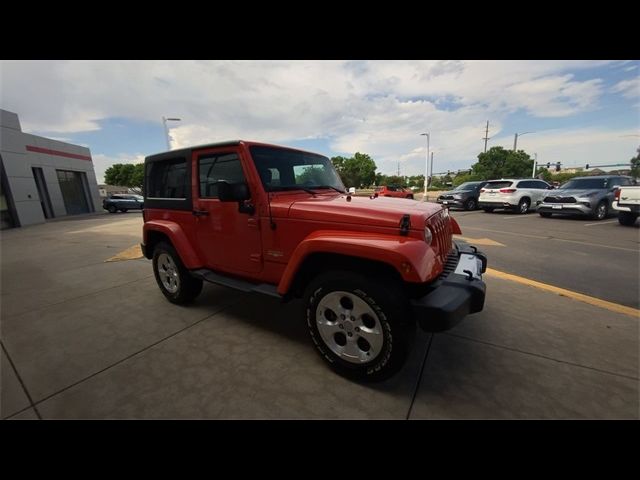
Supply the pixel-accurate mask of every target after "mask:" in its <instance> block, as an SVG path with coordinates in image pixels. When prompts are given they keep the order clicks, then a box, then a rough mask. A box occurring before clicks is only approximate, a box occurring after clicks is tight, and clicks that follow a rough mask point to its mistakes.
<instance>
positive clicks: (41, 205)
mask: <svg viewBox="0 0 640 480" xmlns="http://www.w3.org/2000/svg"><path fill="white" fill-rule="evenodd" d="M0 176H1V177H2V178H1V180H2V183H1V189H0V215H1V228H3V229H4V228H11V227H19V226H25V225H32V224H36V223H43V222H44V221H45V220H46V219H48V218H54V217H62V216H65V215H77V214H81V213H90V212H95V211H101V210H102V203H101V200H100V194H99V193H98V183H97V181H96V174H95V171H94V168H93V161H92V159H91V151H90V150H89V149H88V148H86V147H81V146H79V145H73V144H70V143H65V142H59V141H57V140H51V139H48V138H45V137H39V136H37V135H31V134H29V133H24V132H23V131H22V129H21V127H20V120H19V119H18V115H17V114H15V113H13V112H8V111H6V110H1V109H0Z"/></svg>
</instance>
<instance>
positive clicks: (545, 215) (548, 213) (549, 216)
mask: <svg viewBox="0 0 640 480" xmlns="http://www.w3.org/2000/svg"><path fill="white" fill-rule="evenodd" d="M538 213H539V214H540V216H541V217H544V218H551V215H553V214H552V213H550V212H538Z"/></svg>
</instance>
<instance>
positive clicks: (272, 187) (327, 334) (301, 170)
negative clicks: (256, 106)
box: [141, 141, 487, 380]
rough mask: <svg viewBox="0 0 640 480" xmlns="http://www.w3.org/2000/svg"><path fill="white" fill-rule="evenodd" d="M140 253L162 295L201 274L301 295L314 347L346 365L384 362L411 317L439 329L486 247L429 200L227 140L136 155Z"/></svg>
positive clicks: (198, 285) (472, 296)
mask: <svg viewBox="0 0 640 480" xmlns="http://www.w3.org/2000/svg"><path fill="white" fill-rule="evenodd" d="M144 192H145V194H144V197H145V198H144V211H143V215H144V227H143V243H142V244H141V246H142V252H143V254H144V255H145V257H146V258H148V259H152V260H153V271H154V274H155V278H156V281H157V282H158V286H159V287H160V290H161V291H162V293H163V294H164V295H165V297H167V299H168V300H169V301H170V302H173V303H178V304H183V303H187V302H190V301H192V300H194V299H195V298H196V297H197V296H198V294H199V293H200V291H201V290H202V282H203V280H206V281H209V282H213V283H216V284H220V285H225V286H227V287H231V288H235V289H238V290H242V291H245V292H259V293H263V294H267V295H272V296H274V297H278V298H281V299H283V300H289V299H291V298H303V299H304V300H303V301H304V307H305V311H306V314H305V315H306V321H307V325H308V328H309V333H310V334H311V338H312V340H313V343H314V344H315V346H316V348H317V350H318V352H319V353H320V355H321V356H322V357H323V358H324V359H325V360H326V361H327V362H328V363H329V364H330V365H331V366H332V367H333V368H334V369H335V370H336V371H337V372H338V373H341V374H343V375H346V376H350V377H355V378H361V379H370V380H380V379H383V378H386V377H388V376H390V375H391V374H393V373H394V372H396V371H397V370H398V369H399V368H400V367H401V366H402V364H403V362H404V361H405V358H406V355H407V353H408V350H409V348H410V346H411V341H412V338H413V333H414V332H415V324H416V322H417V323H418V324H419V325H420V326H421V327H422V328H423V329H425V330H427V331H442V330H445V329H448V328H450V327H451V326H453V325H454V324H455V323H456V322H457V321H459V320H461V319H462V318H463V317H464V316H465V315H467V314H468V313H474V312H478V311H480V310H482V307H483V305H484V298H485V284H484V282H483V281H482V273H484V271H485V269H486V264H487V260H486V257H485V256H484V255H483V254H482V253H480V252H478V251H477V250H476V249H475V247H469V246H466V247H460V246H458V245H456V244H454V243H453V241H452V234H454V233H461V232H460V227H459V226H458V224H457V223H456V221H455V220H454V219H453V218H451V217H450V216H449V213H448V210H447V209H443V208H442V206H440V205H438V204H434V203H420V202H417V201H412V202H408V201H407V200H401V199H396V198H383V197H375V196H373V195H372V196H371V197H355V196H351V195H349V194H347V193H346V192H345V191H344V185H343V184H342V182H341V180H340V177H339V176H338V174H337V173H336V171H335V169H334V168H333V165H332V164H331V161H330V160H329V159H328V158H327V157H324V156H321V155H317V154H314V153H309V152H305V151H301V150H296V149H292V148H285V147H278V146H274V145H266V144H261V143H255V142H246V141H233V142H224V143H216V144H211V145H204V146H199V147H193V148H185V149H182V150H174V151H170V152H166V153H160V154H157V155H152V156H149V157H147V158H146V159H145V182H144Z"/></svg>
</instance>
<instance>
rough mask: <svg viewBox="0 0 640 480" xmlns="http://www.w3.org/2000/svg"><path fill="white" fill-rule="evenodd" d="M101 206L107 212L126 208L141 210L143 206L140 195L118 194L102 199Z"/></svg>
mask: <svg viewBox="0 0 640 480" xmlns="http://www.w3.org/2000/svg"><path fill="white" fill-rule="evenodd" d="M102 208H104V209H105V210H108V211H109V213H116V212H117V211H118V210H119V211H121V212H126V211H128V210H142V209H143V208H144V198H143V197H142V196H141V195H133V194H118V195H111V196H110V197H108V198H105V199H104V200H103V201H102Z"/></svg>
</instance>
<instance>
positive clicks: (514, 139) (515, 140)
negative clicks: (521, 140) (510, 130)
mask: <svg viewBox="0 0 640 480" xmlns="http://www.w3.org/2000/svg"><path fill="white" fill-rule="evenodd" d="M527 133H536V132H524V133H516V135H515V137H514V138H513V152H514V153H515V152H516V151H517V150H516V147H517V146H518V135H520V136H523V135H526V134H527Z"/></svg>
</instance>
